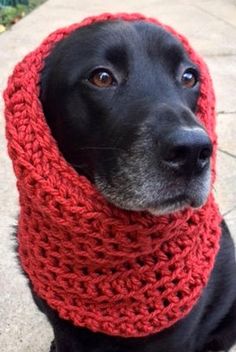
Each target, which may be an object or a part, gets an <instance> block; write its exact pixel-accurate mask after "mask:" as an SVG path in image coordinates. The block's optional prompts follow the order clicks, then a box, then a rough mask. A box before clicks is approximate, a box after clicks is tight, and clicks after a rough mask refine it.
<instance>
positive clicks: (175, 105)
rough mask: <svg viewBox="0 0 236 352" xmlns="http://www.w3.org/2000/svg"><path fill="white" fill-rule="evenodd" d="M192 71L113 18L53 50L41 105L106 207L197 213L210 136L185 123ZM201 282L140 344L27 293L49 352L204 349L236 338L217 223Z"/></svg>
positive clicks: (234, 291) (230, 280)
mask: <svg viewBox="0 0 236 352" xmlns="http://www.w3.org/2000/svg"><path fill="white" fill-rule="evenodd" d="M198 75H199V73H198V68H197V67H196V66H195V65H194V64H193V63H192V62H191V61H190V60H189V58H188V57H187V55H186V53H185V51H184V49H183V47H182V45H181V44H180V43H179V42H178V41H177V40H176V39H175V38H174V37H172V36H171V35H170V34H169V33H167V32H165V31H164V30H163V29H162V28H159V27H157V26H154V25H151V24H147V23H144V22H141V21H140V22H134V23H127V22H123V21H114V22H106V23H97V24H94V25H91V26H88V27H84V28H81V29H79V30H76V31H75V32H74V33H72V34H71V35H70V36H69V37H68V38H66V39H64V40H63V41H62V42H60V43H59V44H57V45H56V47H55V48H54V50H53V51H52V53H51V54H50V55H49V57H48V58H47V59H46V62H45V68H44V70H43V73H42V77H41V101H42V104H43V109H44V113H45V116H46V119H47V122H48V124H49V126H50V128H51V131H52V134H53V136H54V137H55V139H56V141H57V143H58V145H59V149H60V150H61V152H62V153H63V155H64V157H65V158H66V160H67V161H68V162H70V163H71V165H73V167H74V168H75V169H76V170H77V171H78V172H79V173H80V174H83V175H85V176H86V177H87V178H89V179H90V180H91V182H93V183H94V185H95V186H96V187H97V188H98V189H99V190H100V191H101V192H102V193H103V194H104V196H105V197H106V198H107V199H108V200H109V201H110V202H112V203H114V204H115V205H117V206H119V207H121V208H125V209H129V210H147V211H149V212H151V213H154V214H164V213H169V212H172V211H175V210H179V209H181V208H185V207H188V206H191V207H199V206H201V205H202V204H203V203H204V202H205V200H206V198H207V196H208V194H209V188H210V167H209V159H210V156H211V153H212V145H211V142H210V139H209V137H208V135H207V133H206V131H205V130H204V128H203V126H202V125H201V123H200V122H199V121H198V119H197V117H196V116H195V114H194V112H195V108H196V102H197V98H198V94H199V83H198ZM222 232H223V234H222V239H221V249H220V252H219V254H218V256H217V259H216V263H215V268H214V270H213V272H212V275H211V278H210V281H209V283H208V285H207V287H206V289H205V290H204V292H203V295H202V296H201V298H200V300H199V301H198V304H197V305H196V306H195V307H194V308H193V310H192V311H191V313H190V314H189V315H188V316H187V317H186V318H184V319H183V320H181V321H179V322H178V323H177V324H175V325H174V326H172V327H171V328H169V329H166V330H164V331H162V332H160V333H158V334H156V335H153V336H149V337H146V338H119V337H113V336H107V335H105V334H102V333H93V332H91V331H89V330H87V329H84V328H76V327H74V326H73V325H72V324H70V323H69V322H67V321H64V320H62V319H60V318H59V317H58V315H57V313H56V312H54V311H53V310H52V309H51V308H50V307H49V306H48V305H47V304H46V303H45V302H44V301H43V300H42V299H40V298H39V297H37V295H36V294H35V293H34V292H33V290H32V292H33V297H34V300H35V302H36V303H37V305H38V307H39V308H40V309H41V310H42V311H43V312H44V313H45V314H46V315H47V317H48V319H49V321H50V323H51V324H52V327H53V329H54V334H55V341H54V343H53V345H52V347H51V350H52V351H57V352H85V351H86V352H95V351H96V352H132V351H133V352H206V351H209V350H213V351H220V350H224V351H226V350H228V349H229V348H230V347H231V346H232V345H233V343H234V342H235V341H236V322H235V319H236V280H235V274H236V266H235V259H234V245H233V242H232V239H231V237H230V234H229V231H228V229H227V227H226V225H225V223H223V224H222Z"/></svg>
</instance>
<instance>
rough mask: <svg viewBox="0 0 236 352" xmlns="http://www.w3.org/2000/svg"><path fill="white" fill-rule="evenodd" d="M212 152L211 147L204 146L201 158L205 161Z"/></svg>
mask: <svg viewBox="0 0 236 352" xmlns="http://www.w3.org/2000/svg"><path fill="white" fill-rule="evenodd" d="M211 154H212V148H209V147H208V148H204V149H202V150H201V151H200V154H199V159H200V160H201V161H205V160H207V159H209V158H210V156H211Z"/></svg>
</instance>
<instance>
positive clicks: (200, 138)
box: [160, 128, 212, 173]
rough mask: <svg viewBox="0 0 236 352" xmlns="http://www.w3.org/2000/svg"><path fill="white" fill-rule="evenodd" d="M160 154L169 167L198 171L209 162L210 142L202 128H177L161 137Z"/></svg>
mask: <svg viewBox="0 0 236 352" xmlns="http://www.w3.org/2000/svg"><path fill="white" fill-rule="evenodd" d="M160 154H161V160H162V162H164V164H165V165H168V167H170V168H171V169H174V170H176V171H178V172H184V173H199V172H201V171H203V169H204V168H205V167H206V166H207V165H208V164H209V160H210V157H211V154H212V143H211V141H210V138H209V137H208V135H207V133H206V132H205V131H204V130H203V129H202V128H192V129H190V128H179V129H177V130H176V131H175V132H173V133H171V134H169V135H167V136H166V137H164V138H163V140H162V142H161V146H160Z"/></svg>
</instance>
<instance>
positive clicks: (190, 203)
mask: <svg viewBox="0 0 236 352" xmlns="http://www.w3.org/2000/svg"><path fill="white" fill-rule="evenodd" d="M205 203H206V199H201V200H200V199H190V198H187V197H178V198H176V199H169V200H165V201H164V202H160V204H159V205H157V206H155V207H150V208H147V211H148V212H149V213H150V214H152V215H156V216H160V215H167V214H171V213H176V212H179V211H181V210H185V209H189V208H193V209H198V208H201V207H202V206H203V205H204V204H205Z"/></svg>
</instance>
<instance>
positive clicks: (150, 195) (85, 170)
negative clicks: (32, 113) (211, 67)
mask: <svg viewBox="0 0 236 352" xmlns="http://www.w3.org/2000/svg"><path fill="white" fill-rule="evenodd" d="M198 95H199V72H198V68H197V67H196V66H195V65H194V64H193V63H192V62H191V61H190V60H189V58H188V56H187V55H186V53H185V52H184V49H183V47H182V45H181V44H180V43H179V42H178V41H177V40H176V39H175V38H174V37H172V36H171V35H170V34H169V33H167V32H166V31H164V30H163V29H162V28H160V27H157V26H154V25H151V24H147V23H145V22H142V21H139V22H133V23H131V22H130V23H129V22H123V21H116V22H104V23H97V24H94V25H91V26H88V27H84V28H81V29H79V30H77V31H75V32H74V33H72V34H71V35H70V36H69V37H68V38H66V39H65V40H63V41H62V42H60V43H59V44H58V45H57V46H56V47H55V49H54V50H53V51H52V53H51V54H50V56H49V57H48V58H47V60H46V65H45V69H44V71H43V73H42V80H41V100H42V104H43V109H44V112H45V116H46V119H47V121H48V124H49V126H50V128H51V130H52V134H53V136H54V137H55V139H56V140H57V143H58V146H59V149H60V150H61V152H62V154H63V155H64V157H65V158H66V160H67V161H68V162H69V163H71V165H72V166H73V167H74V168H75V169H76V170H77V171H78V172H79V173H80V174H83V175H85V176H86V177H88V178H89V179H90V180H91V181H92V182H93V183H94V184H95V186H96V187H97V188H98V189H99V190H100V191H101V193H102V194H103V195H104V196H105V197H106V198H107V199H108V200H109V201H110V202H112V203H113V204H115V205H117V206H118V207H121V208H124V209H130V210H148V211H150V212H152V213H155V214H163V213H168V212H172V211H176V210H179V209H182V208H184V207H189V206H192V207H199V206H201V205H202V204H203V203H204V202H205V201H206V198H207V196H208V193H209V188H210V165H209V164H210V156H211V152H212V145H211V142H210V140H209V137H208V135H207V133H206V131H205V130H204V128H203V126H202V125H201V123H200V121H198V119H197V117H196V115H195V110H196V103H197V98H198Z"/></svg>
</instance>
